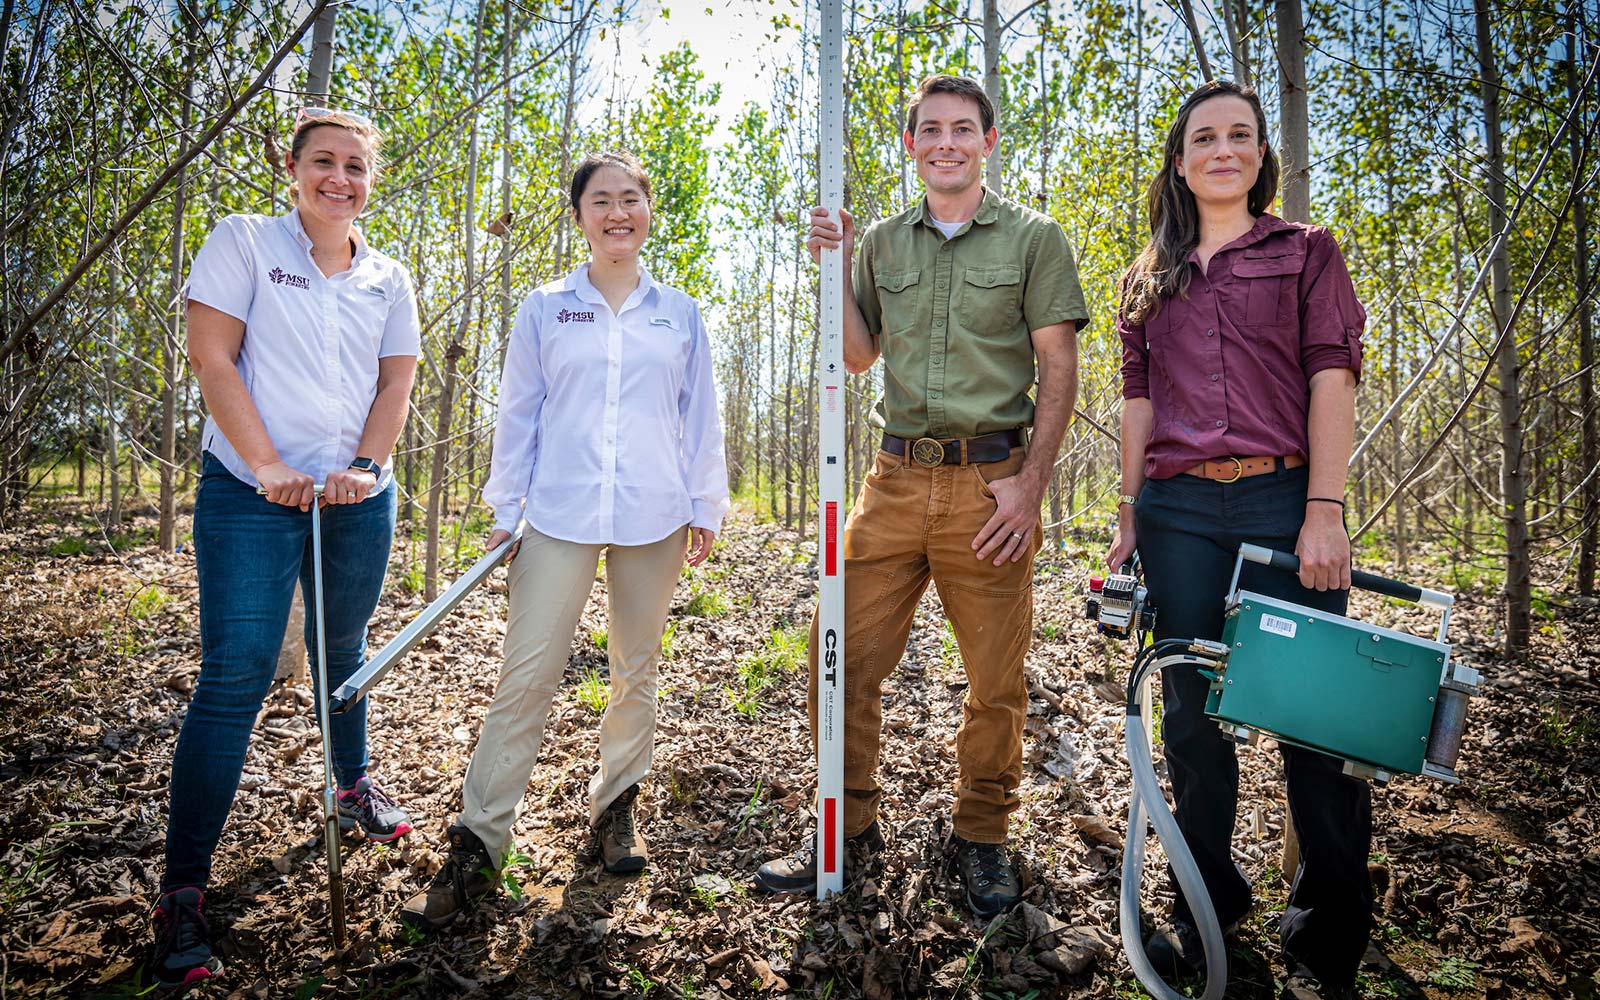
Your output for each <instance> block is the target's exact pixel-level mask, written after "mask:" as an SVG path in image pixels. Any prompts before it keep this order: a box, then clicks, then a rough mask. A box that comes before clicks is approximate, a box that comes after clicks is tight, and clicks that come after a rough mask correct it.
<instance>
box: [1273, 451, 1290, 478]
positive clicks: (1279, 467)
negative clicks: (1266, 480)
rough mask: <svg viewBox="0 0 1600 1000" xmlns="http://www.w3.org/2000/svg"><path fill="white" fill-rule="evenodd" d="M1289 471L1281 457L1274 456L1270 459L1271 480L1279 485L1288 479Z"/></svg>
mask: <svg viewBox="0 0 1600 1000" xmlns="http://www.w3.org/2000/svg"><path fill="white" fill-rule="evenodd" d="M1289 471H1290V470H1289V466H1288V464H1287V463H1285V462H1284V460H1283V456H1282V455H1274V456H1273V457H1272V472H1273V477H1272V478H1274V479H1276V480H1277V481H1278V482H1280V483H1281V482H1283V481H1284V480H1285V479H1287V478H1289Z"/></svg>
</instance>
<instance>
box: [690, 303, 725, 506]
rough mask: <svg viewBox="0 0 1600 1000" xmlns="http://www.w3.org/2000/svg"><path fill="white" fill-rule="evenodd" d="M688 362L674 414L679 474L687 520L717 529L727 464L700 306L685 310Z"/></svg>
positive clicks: (707, 339)
mask: <svg viewBox="0 0 1600 1000" xmlns="http://www.w3.org/2000/svg"><path fill="white" fill-rule="evenodd" d="M689 331H690V341H689V363H688V366H687V370H686V371H685V372H684V379H683V389H682V391H680V392H679V394H678V413H679V415H680V417H681V418H682V422H683V438H682V441H683V473H684V483H685V485H686V486H687V487H688V490H689V504H690V508H691V510H692V514H691V515H690V520H689V524H690V525H691V526H693V527H696V528H705V529H707V530H709V531H714V532H717V533H721V531H722V518H723V517H724V515H726V514H727V513H728V506H729V498H728V463H727V459H726V458H725V457H724V455H723V444H722V414H721V412H720V410H719V408H718V406H717V381H716V374H715V370H714V368H713V365H712V358H711V337H710V335H709V334H707V333H706V324H705V320H704V319H702V318H701V316H700V307H699V306H698V305H691V306H690V309H689Z"/></svg>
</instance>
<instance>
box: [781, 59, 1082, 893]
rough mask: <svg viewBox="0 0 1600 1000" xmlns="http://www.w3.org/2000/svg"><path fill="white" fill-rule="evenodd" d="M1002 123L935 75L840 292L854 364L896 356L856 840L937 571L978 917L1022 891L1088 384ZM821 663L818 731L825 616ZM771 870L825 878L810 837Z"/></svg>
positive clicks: (792, 885) (862, 716)
mask: <svg viewBox="0 0 1600 1000" xmlns="http://www.w3.org/2000/svg"><path fill="white" fill-rule="evenodd" d="M998 138H999V133H998V132H997V131H996V130H995V126H994V109H993V106H992V105H991V104H990V103H989V100H988V97H987V96H986V95H985V94H984V92H983V88H981V87H980V86H978V84H977V83H976V82H974V81H972V80H969V79H966V78H964V77H954V76H932V77H929V78H927V79H926V80H924V81H922V83H921V85H920V86H919V87H918V88H917V92H916V93H915V94H914V95H913V96H912V98H911V101H910V102H909V105H908V107H907V120H906V131H905V135H904V137H903V139H904V142H905V147H906V151H907V152H908V153H909V154H910V155H911V157H912V158H913V159H914V160H915V162H916V165H917V173H918V175H919V176H920V177H921V178H922V181H923V185H924V187H925V188H926V191H927V195H926V197H925V198H923V199H922V200H921V201H919V202H918V203H917V204H916V205H913V206H912V207H911V208H909V209H907V210H906V211H904V212H901V213H900V214H899V215H895V216H892V217H890V218H888V219H884V220H883V221H881V222H879V223H877V224H876V225H874V226H873V227H872V228H871V229H869V230H868V231H867V233H866V234H865V235H864V236H863V237H862V240H861V252H860V253H859V254H856V255H855V267H854V273H853V275H850V276H848V277H847V280H846V282H845V284H846V286H847V289H846V294H845V308H844V314H845V322H844V356H845V367H846V368H848V369H849V370H850V371H851V372H853V373H860V372H863V371H866V370H867V369H868V368H870V367H872V364H873V362H875V361H876V360H877V359H878V356H879V355H880V354H881V355H882V356H883V362H884V374H883V397H882V399H880V400H879V401H878V406H877V409H876V411H875V413H874V414H873V418H872V424H873V426H874V427H875V428H877V429H879V430H881V431H882V432H883V446H882V450H880V451H879V453H878V455H877V458H876V460H875V462H874V464H873V469H872V472H871V473H870V474H869V475H868V477H867V481H866V483H865V484H864V485H863V487H862V491H861V495H860V496H859V497H858V498H857V500H856V505H855V508H854V509H853V510H852V511H851V513H850V518H849V520H848V522H847V523H846V526H845V541H844V548H845V641H844V648H845V650H846V656H847V658H848V659H847V668H846V670H845V672H844V685H845V691H844V712H845V715H844V719H845V727H844V729H845V764H844V768H845V777H844V785H845V815H844V831H845V835H846V837H847V838H848V839H849V841H850V842H851V844H852V846H855V847H858V848H865V849H868V850H871V849H873V848H875V847H877V846H879V845H881V844H882V842H883V841H882V837H881V836H880V834H879V832H878V826H877V814H878V801H879V795H880V789H879V787H878V784H877V782H876V781H875V780H874V779H873V771H874V770H875V769H876V767H877V764H878V756H879V741H880V737H881V733H882V726H883V705H882V687H883V681H884V680H885V679H886V678H887V677H888V676H889V674H890V673H891V672H892V671H893V670H894V668H895V666H896V665H898V663H899V662H900V658H901V656H902V655H903V654H904V653H905V648H906V640H907V639H908V637H909V635H910V632H911V621H912V617H913V615H914V614H915V612H916V607H917V602H918V600H919V599H920V598H921V596H922V594H923V592H924V591H925V590H926V589H927V586H928V581H929V580H930V579H931V580H932V581H933V583H934V586H936V587H937V588H938V590H939V597H940V599H941V601H942V602H943V604H944V610H945V614H946V616H947V617H948V618H949V619H950V624H951V626H952V627H953V628H954V631H955V635H956V642H957V644H958V645H959V647H960V650H961V660H962V663H963V665H964V667H965V668H966V673H967V679H968V682H969V683H968V688H967V693H966V698H965V700H964V702H963V705H962V724H961V728H960V731H959V732H958V733H957V735H956V759H957V764H958V766H959V775H960V776H959V780H958V783H957V786H956V804H955V815H954V820H955V834H956V859H957V862H958V867H959V869H960V872H961V874H962V877H963V879H964V880H965V882H966V889H967V903H968V905H969V906H970V907H971V908H972V909H973V911H974V912H975V913H977V914H978V915H979V916H980V917H989V916H992V915H993V914H995V913H998V912H1000V911H1001V910H1002V909H1004V908H1005V907H1007V906H1009V905H1011V904H1012V903H1014V902H1015V901H1016V899H1017V897H1018V895H1019V894H1020V890H1019V886H1018V880H1017V873H1016V869H1015V866H1014V865H1013V864H1012V862H1011V861H1010V859H1009V858H1008V857H1007V856H1006V852H1005V848H1004V844H1005V840H1006V827H1007V820H1008V817H1009V816H1010V814H1011V813H1012V812H1013V811H1014V810H1015V809H1016V808H1017V804H1018V799H1017V785H1018V784H1019V783H1020V781H1021V779H1022V727H1023V721H1024V719H1025V717H1026V715H1027V711H1028V693H1027V684H1026V681H1025V679H1024V677H1023V670H1022V663H1023V658H1024V656H1025V655H1026V653H1027V650H1028V643H1029V640H1030V639H1031V637H1032V633H1033V590H1032V583H1033V557H1034V554H1035V553H1036V552H1037V551H1038V549H1039V544H1040V536H1041V534H1042V525H1041V523H1040V517H1039V508H1040V504H1041V502H1042V501H1043V499H1044V493H1045V487H1046V485H1047V484H1048V482H1049V479H1050V472H1051V468H1052V467H1053V465H1054V462H1055V457H1056V453H1057V451H1058V450H1059V448H1060V446H1061V438H1062V435H1063V433H1064V432H1065V431H1066V426H1067V421H1068V420H1069V419H1070V417H1071V414H1072V404H1073V397H1074V396H1075V394H1076V391H1077V330H1078V329H1079V328H1081V327H1082V326H1083V325H1084V324H1085V323H1087V322H1088V310H1087V309H1086V308H1085V307H1084V302H1083V292H1082V289H1081V288H1080V287H1079V285H1078V274H1077V268H1076V267H1075V265H1074V264H1073V259H1072V250H1071V247H1070V246H1069V245H1068V243H1067V240H1066V236H1065V235H1064V234H1063V233H1062V231H1061V227H1060V226H1059V225H1057V224H1056V222H1055V221H1054V220H1052V219H1050V218H1049V217H1048V216H1044V215H1041V214H1039V213H1037V212H1034V211H1032V210H1030V209H1028V208H1025V207H1023V206H1022V205H1019V204H1018V203H1016V202H1014V201H1011V200H1009V199H1006V198H1003V197H1001V196H1000V195H999V194H997V193H996V192H993V191H987V190H985V189H984V187H983V184H982V176H983V160H984V157H986V156H988V155H989V154H991V153H992V152H993V151H994V145H995V142H996V140H997V139H998ZM840 222H841V223H842V231H841V229H840V228H839V227H836V226H835V225H834V224H833V223H832V222H831V221H830V220H829V219H828V217H827V214H826V213H825V212H824V211H823V210H822V209H815V210H814V211H813V212H812V228H811V238H810V240H809V241H808V242H807V246H808V247H809V248H810V249H811V253H812V255H813V257H819V256H820V254H821V248H822V247H824V246H826V247H829V248H833V247H836V246H839V245H840V243H841V242H842V244H843V250H844V253H845V255H846V257H847V258H848V257H849V256H850V255H851V253H852V251H853V249H854V246H853V245H854V242H855V239H854V236H855V233H854V224H853V221H852V219H851V218H850V215H849V213H847V212H840ZM852 303H853V304H854V308H852ZM1036 370H1037V376H1038V384H1037V390H1036V391H1035V371H1036ZM1030 392H1033V397H1032V398H1030V396H1029V393H1030ZM1030 427H1031V428H1032V432H1031V434H1030V433H1029V430H1028V429H1029V428H1030ZM810 666H811V686H810V697H809V707H810V710H811V726H812V732H813V734H815V732H816V711H817V709H816V705H817V628H816V623H815V621H813V622H812V629H811V649H810ZM756 881H757V883H758V884H759V885H760V886H761V887H763V888H766V889H768V890H771V891H775V892H782V891H800V890H804V889H808V888H810V887H812V886H813V885H815V882H816V857H815V854H814V851H813V850H812V849H811V848H809V847H808V848H804V849H802V850H801V851H799V852H798V853H796V854H794V855H792V856H790V857H787V858H782V859H778V860H776V861H772V862H768V863H767V864H765V865H762V866H761V869H760V871H759V872H758V873H757V875H756Z"/></svg>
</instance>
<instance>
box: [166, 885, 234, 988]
mask: <svg viewBox="0 0 1600 1000" xmlns="http://www.w3.org/2000/svg"><path fill="white" fill-rule="evenodd" d="M150 921H151V923H152V924H153V925H154V927H155V934H156V943H155V949H154V951H153V952H152V954H151V956H150V965H149V970H150V975H151V976H152V977H153V978H154V979H155V981H156V985H157V986H158V987H160V989H161V990H162V991H163V992H167V993H172V992H177V993H182V992H184V991H185V990H188V989H189V988H190V987H192V986H194V985H195V984H197V983H200V982H203V981H204V980H207V979H210V978H211V977H213V976H220V975H222V962H220V961H219V960H218V959H217V958H216V956H214V955H212V954H211V925H210V924H208V923H207V922H206V901H205V896H204V895H203V894H202V893H201V892H200V890H199V889H197V888H194V887H193V886H190V887H187V888H183V889H174V890H173V891H171V892H169V893H166V894H165V895H163V896H162V897H161V898H160V899H158V900H157V901H156V908H155V910H154V911H153V912H152V913H151V914H150Z"/></svg>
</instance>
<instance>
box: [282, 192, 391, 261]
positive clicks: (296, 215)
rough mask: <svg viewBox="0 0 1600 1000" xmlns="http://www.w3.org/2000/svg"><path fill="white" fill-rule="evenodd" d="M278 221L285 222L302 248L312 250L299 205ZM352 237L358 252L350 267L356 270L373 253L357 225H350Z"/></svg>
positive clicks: (284, 225)
mask: <svg viewBox="0 0 1600 1000" xmlns="http://www.w3.org/2000/svg"><path fill="white" fill-rule="evenodd" d="M278 221H279V222H281V223H282V224H283V228H284V229H286V230H288V232H289V237H290V238H291V239H293V240H294V241H295V242H296V243H298V244H300V247H301V249H303V250H305V251H306V252H308V253H309V252H310V251H311V237H310V236H308V235H307V234H306V227H305V223H303V222H301V221H300V209H299V207H298V206H296V207H295V208H291V209H289V211H288V214H286V215H281V216H279V217H278ZM350 238H351V239H353V240H355V242H356V253H355V256H354V257H352V258H351V260H350V269H351V270H354V269H355V267H356V265H357V264H360V263H361V262H362V261H363V260H366V259H367V255H368V254H369V253H371V250H370V249H368V247H367V237H366V236H365V235H363V234H362V232H361V230H360V229H357V228H356V227H355V226H351V227H350Z"/></svg>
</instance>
